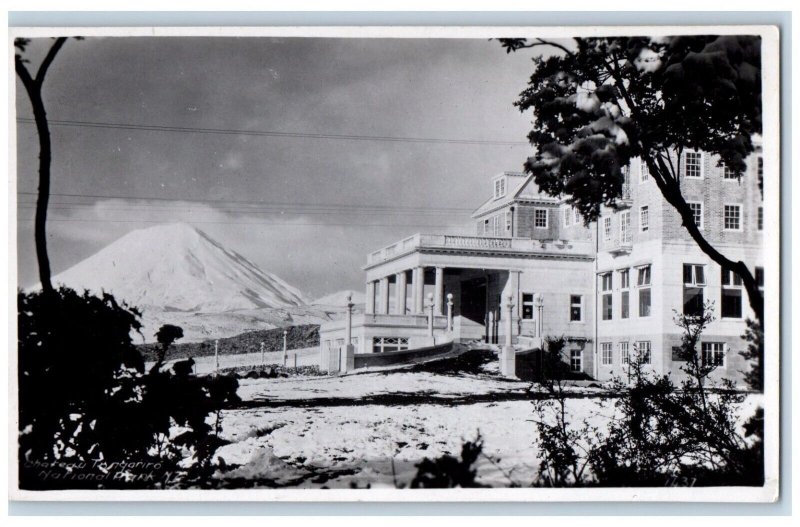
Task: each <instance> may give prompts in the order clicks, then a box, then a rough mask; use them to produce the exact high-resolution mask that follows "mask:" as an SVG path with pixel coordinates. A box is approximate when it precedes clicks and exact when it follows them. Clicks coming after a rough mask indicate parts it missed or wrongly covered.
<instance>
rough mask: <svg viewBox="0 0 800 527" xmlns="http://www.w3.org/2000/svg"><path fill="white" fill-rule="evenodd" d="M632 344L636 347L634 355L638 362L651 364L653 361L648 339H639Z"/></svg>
mask: <svg viewBox="0 0 800 527" xmlns="http://www.w3.org/2000/svg"><path fill="white" fill-rule="evenodd" d="M634 346H635V347H636V356H637V358H638V359H639V362H641V363H642V364H651V363H652V362H653V353H652V348H651V347H650V341H649V340H640V341H638V342H637V343H636V344H634Z"/></svg>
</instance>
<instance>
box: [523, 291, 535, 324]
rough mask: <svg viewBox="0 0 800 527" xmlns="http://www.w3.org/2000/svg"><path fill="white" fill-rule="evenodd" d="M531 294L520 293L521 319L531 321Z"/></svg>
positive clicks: (532, 306)
mask: <svg viewBox="0 0 800 527" xmlns="http://www.w3.org/2000/svg"><path fill="white" fill-rule="evenodd" d="M533 308H534V305H533V293H522V319H523V320H533Z"/></svg>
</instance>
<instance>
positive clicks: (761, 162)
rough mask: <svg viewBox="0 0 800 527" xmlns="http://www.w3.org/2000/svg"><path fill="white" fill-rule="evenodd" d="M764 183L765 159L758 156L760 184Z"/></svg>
mask: <svg viewBox="0 0 800 527" xmlns="http://www.w3.org/2000/svg"><path fill="white" fill-rule="evenodd" d="M763 181H764V158H763V157H761V156H758V183H759V184H761V183H762V182H763Z"/></svg>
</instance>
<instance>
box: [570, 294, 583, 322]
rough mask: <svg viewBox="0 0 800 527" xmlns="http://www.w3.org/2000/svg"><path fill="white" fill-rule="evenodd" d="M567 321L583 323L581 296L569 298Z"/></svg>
mask: <svg viewBox="0 0 800 527" xmlns="http://www.w3.org/2000/svg"><path fill="white" fill-rule="evenodd" d="M569 320H570V321H571V322H581V321H583V297H582V296H581V295H570V296H569Z"/></svg>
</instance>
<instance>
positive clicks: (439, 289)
mask: <svg viewBox="0 0 800 527" xmlns="http://www.w3.org/2000/svg"><path fill="white" fill-rule="evenodd" d="M442 307H444V268H443V267H436V273H435V279H434V282H433V312H434V313H436V314H437V315H443V314H444V312H443V311H442Z"/></svg>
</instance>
